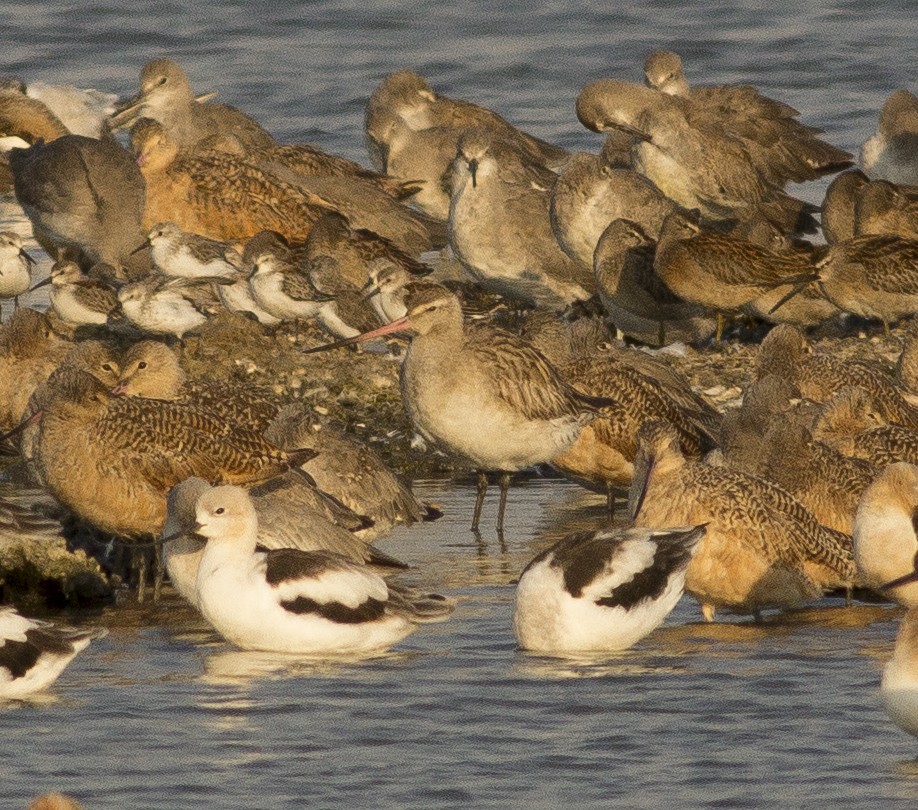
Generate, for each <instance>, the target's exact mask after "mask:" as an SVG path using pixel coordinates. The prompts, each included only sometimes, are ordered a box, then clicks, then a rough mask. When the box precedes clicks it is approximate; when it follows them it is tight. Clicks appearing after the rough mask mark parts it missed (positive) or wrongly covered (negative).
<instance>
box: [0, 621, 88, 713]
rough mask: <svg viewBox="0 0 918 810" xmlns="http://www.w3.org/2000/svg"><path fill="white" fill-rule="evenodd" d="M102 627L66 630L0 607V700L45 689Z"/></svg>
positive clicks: (13, 698) (16, 698) (25, 695)
mask: <svg viewBox="0 0 918 810" xmlns="http://www.w3.org/2000/svg"><path fill="white" fill-rule="evenodd" d="M105 634H106V630H105V629H102V628H86V629H69V628H62V627H55V626H54V625H52V624H49V623H48V622H42V621H38V620H36V619H27V618H26V617H25V616H22V615H20V614H19V613H17V612H16V610H15V609H14V608H11V607H2V608H0V700H19V699H22V698H25V697H28V696H29V695H31V694H33V693H34V692H38V691H41V690H43V689H47V688H48V687H49V686H50V685H51V684H52V683H54V681H56V680H57V678H58V676H59V675H60V674H61V673H62V672H63V671H64V668H65V667H66V666H67V665H68V664H69V663H70V662H71V661H72V660H73V659H74V658H75V657H76V655H77V654H78V653H80V652H82V651H83V650H85V649H86V647H88V646H89V642H90V641H92V640H93V639H96V638H101V637H102V636H104V635H105Z"/></svg>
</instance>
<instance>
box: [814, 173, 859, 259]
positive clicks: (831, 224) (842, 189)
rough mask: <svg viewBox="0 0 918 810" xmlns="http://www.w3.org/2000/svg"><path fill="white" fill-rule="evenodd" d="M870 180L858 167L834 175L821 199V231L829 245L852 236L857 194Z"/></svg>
mask: <svg viewBox="0 0 918 810" xmlns="http://www.w3.org/2000/svg"><path fill="white" fill-rule="evenodd" d="M869 182H870V178H868V177H867V175H866V174H864V173H863V172H862V171H860V170H859V169H849V170H848V171H846V172H842V173H841V174H840V175H838V177H836V178H835V179H834V180H833V181H832V182H831V183H829V187H828V188H827V189H826V196H825V198H824V199H823V201H822V214H821V218H822V232H823V234H824V236H825V237H826V242H828V243H829V244H830V245H831V244H834V243H835V242H843V241H844V240H845V239H850V238H851V237H852V236H854V207H855V205H856V204H857V194H858V191H860V189H862V188H863V187H864V186H866V185H867V183H869Z"/></svg>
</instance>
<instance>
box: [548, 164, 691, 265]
mask: <svg viewBox="0 0 918 810" xmlns="http://www.w3.org/2000/svg"><path fill="white" fill-rule="evenodd" d="M550 199H551V208H550V211H551V227H552V231H553V232H554V234H555V237H556V238H557V240H558V244H560V245H561V248H562V250H564V252H565V253H567V255H568V256H570V257H571V258H572V259H576V260H577V261H579V262H580V263H581V264H582V265H583V266H584V267H592V266H593V259H594V253H595V250H596V244H597V242H599V238H600V237H601V236H602V233H603V231H605V229H606V228H607V227H608V225H609V223H611V222H612V221H613V220H616V219H627V220H630V221H632V222H635V223H637V224H638V225H639V226H640V228H641V230H642V231H644V232H646V233H647V234H649V235H650V236H651V237H653V238H656V236H657V234H659V232H660V228H661V227H662V225H663V220H664V219H665V217H666V215H667V214H669V213H670V212H671V211H673V210H675V208H676V204H675V203H674V202H673V201H672V200H670V199H668V198H667V197H664V196H663V194H662V192H661V191H660V190H659V189H658V188H657V187H656V186H655V185H654V184H653V183H651V182H650V181H649V180H648V179H647V178H646V177H644V176H643V175H641V174H638V173H637V172H634V171H631V170H630V169H621V168H616V167H614V166H610V165H609V164H608V163H607V162H606V161H605V159H604V158H603V156H602V155H589V154H585V153H582V152H580V153H577V154H575V155H572V156H571V159H570V160H569V161H568V162H567V165H566V166H565V167H564V169H563V170H562V172H561V174H560V175H559V176H558V179H557V180H556V181H555V183H554V186H553V187H552V190H551V197H550Z"/></svg>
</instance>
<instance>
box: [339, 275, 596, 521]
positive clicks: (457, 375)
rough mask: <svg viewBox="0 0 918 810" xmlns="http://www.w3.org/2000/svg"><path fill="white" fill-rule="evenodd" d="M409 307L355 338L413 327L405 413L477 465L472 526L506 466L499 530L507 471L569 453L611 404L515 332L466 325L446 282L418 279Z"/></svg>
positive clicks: (404, 370) (405, 370)
mask: <svg viewBox="0 0 918 810" xmlns="http://www.w3.org/2000/svg"><path fill="white" fill-rule="evenodd" d="M405 306H406V308H407V310H408V314H407V315H406V316H405V317H404V318H401V319H399V320H397V321H393V322H392V323H390V324H388V325H386V326H382V327H380V328H379V329H375V330H373V331H372V332H367V333H365V334H364V335H361V336H360V337H358V338H355V339H354V340H360V341H364V340H372V339H373V338H376V337H382V336H383V335H388V334H390V333H392V332H400V331H409V332H411V333H412V335H413V337H412V340H411V344H410V345H409V347H408V350H407V352H406V354H405V360H404V362H403V363H402V367H401V375H400V382H401V391H402V401H403V402H404V404H405V409H406V410H407V411H408V415H409V417H410V418H411V421H412V423H413V424H414V426H415V428H416V429H417V431H418V432H419V433H420V434H421V435H423V436H424V438H426V439H428V440H430V441H432V442H436V443H438V444H439V445H441V446H442V447H444V448H445V449H446V450H448V451H449V452H451V453H454V454H456V455H458V456H461V457H464V458H467V459H469V460H470V461H471V462H472V463H473V464H474V465H475V466H476V467H477V468H478V469H479V476H478V497H477V499H476V502H475V511H474V515H473V517H472V529H473V531H477V529H478V521H479V518H480V516H481V506H482V504H483V502H484V497H485V491H486V490H487V486H488V479H487V475H486V472H485V471H487V470H498V471H500V493H501V497H500V505H499V507H498V515H497V528H498V532H499V533H501V532H503V521H504V509H505V507H506V499H507V490H508V488H509V486H510V473H511V472H514V471H517V470H522V469H524V468H526V467H530V466H532V465H534V464H540V463H544V462H546V461H549V460H550V459H552V458H554V457H555V456H557V455H558V454H559V453H561V452H562V451H563V450H565V449H567V448H568V447H569V446H570V445H571V444H573V442H574V441H575V440H576V438H577V436H578V434H579V433H580V430H581V429H582V428H583V426H584V425H585V424H587V423H588V422H590V421H591V420H592V419H593V418H594V417H595V415H596V408H597V407H599V406H601V405H603V404H608V401H607V400H603V399H601V398H598V397H591V396H588V395H586V394H581V393H580V392H578V391H576V390H575V389H574V388H572V387H571V386H570V385H569V384H568V383H566V382H565V381H564V380H563V379H562V378H561V376H560V375H559V374H558V372H557V371H556V370H555V368H554V367H553V366H552V365H551V364H550V363H549V362H548V360H546V359H545V357H544V356H543V355H542V354H541V353H540V352H539V351H537V350H536V349H535V348H533V347H532V346H531V345H530V344H529V343H527V342H525V341H523V340H521V339H520V338H518V337H516V336H515V335H511V334H509V333H507V332H503V331H501V330H498V329H493V328H490V327H485V326H473V325H468V324H466V323H465V322H464V321H463V317H462V308H461V307H460V304H459V299H458V298H457V297H456V296H455V295H454V294H453V293H451V292H449V290H447V289H446V288H444V287H442V286H440V285H439V284H427V283H424V282H417V283H415V284H413V285H412V287H411V291H410V292H409V293H408V296H407V298H406V301H405ZM336 345H340V344H336Z"/></svg>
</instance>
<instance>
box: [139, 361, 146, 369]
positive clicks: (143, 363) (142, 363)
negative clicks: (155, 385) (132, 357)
mask: <svg viewBox="0 0 918 810" xmlns="http://www.w3.org/2000/svg"><path fill="white" fill-rule="evenodd" d="M146 367H147V361H146V360H141V361H140V362H139V363H138V364H137V368H146Z"/></svg>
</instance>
